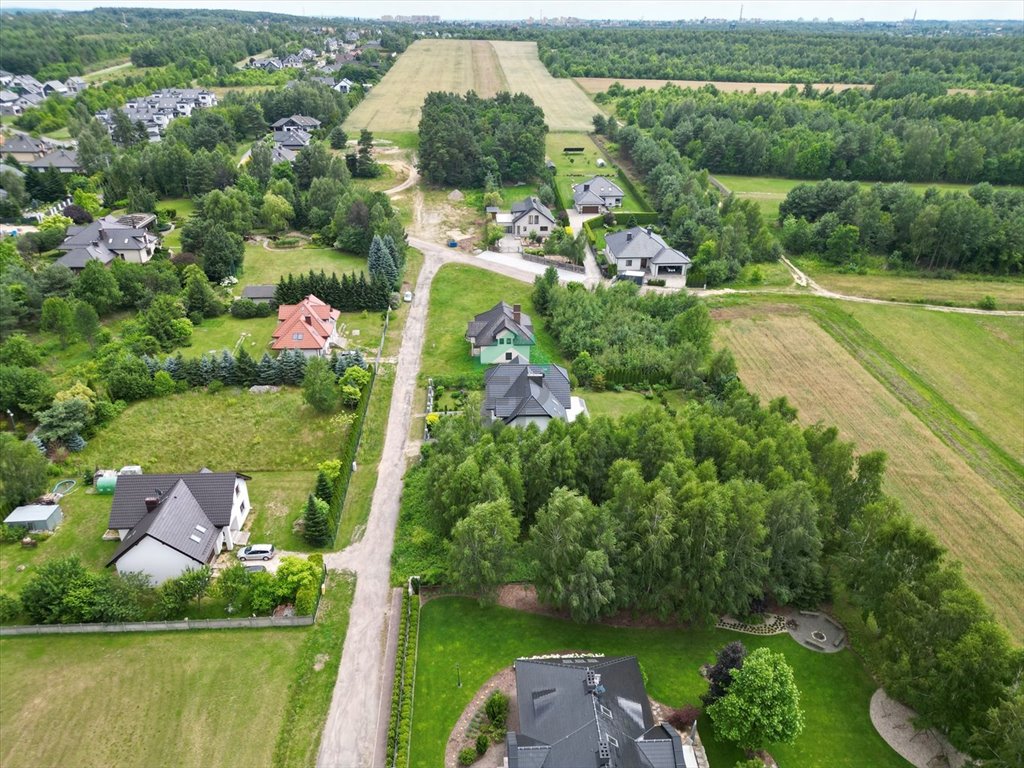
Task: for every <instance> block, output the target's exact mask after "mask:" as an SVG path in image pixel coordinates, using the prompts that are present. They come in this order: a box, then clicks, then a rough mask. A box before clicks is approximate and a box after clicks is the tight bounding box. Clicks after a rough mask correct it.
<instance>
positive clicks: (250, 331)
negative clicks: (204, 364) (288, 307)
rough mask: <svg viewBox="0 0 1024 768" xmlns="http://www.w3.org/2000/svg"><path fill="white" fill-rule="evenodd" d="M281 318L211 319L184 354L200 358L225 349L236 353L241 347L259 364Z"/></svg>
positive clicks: (200, 327) (198, 329)
mask: <svg viewBox="0 0 1024 768" xmlns="http://www.w3.org/2000/svg"><path fill="white" fill-rule="evenodd" d="M276 327H277V314H276V313H275V314H273V315H271V316H270V317H254V318H250V319H248V320H239V319H238V318H237V317H232V316H231V315H221V316H220V317H210V318H207V319H205V320H203V322H202V324H201V325H197V326H196V327H195V328H193V330H192V346H190V347H186V348H185V349H183V350H182V354H183V355H185V357H199V356H200V355H202V354H203V353H205V352H220V351H221V350H223V349H228V350H231V351H232V352H236V351H237V348H238V345H239V344H244V345H245V350H246V351H247V352H248V353H249V354H250V355H252V357H253V358H254V359H255V360H259V359H260V358H261V357H262V356H263V353H264V352H265V351H267V350H268V349H269V344H270V341H271V339H272V337H273V333H274V329H275V328H276Z"/></svg>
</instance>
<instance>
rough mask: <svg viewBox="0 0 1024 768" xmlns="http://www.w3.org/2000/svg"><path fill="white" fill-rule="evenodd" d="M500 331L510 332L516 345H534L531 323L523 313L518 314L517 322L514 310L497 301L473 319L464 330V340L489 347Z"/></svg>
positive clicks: (510, 306)
mask: <svg viewBox="0 0 1024 768" xmlns="http://www.w3.org/2000/svg"><path fill="white" fill-rule="evenodd" d="M501 331H511V332H512V333H514V334H515V335H516V343H517V344H534V343H535V340H534V335H533V321H532V320H531V319H530V316H529V315H528V314H526V313H525V312H520V313H519V321H518V322H516V319H515V308H514V307H512V305H510V304H506V303H505V302H504V301H499V302H498V303H497V304H495V305H494V306H493V307H491V308H490V309H489V310H487V311H486V312H481V313H480V314H479V315H477V316H476V317H474V318H473V319H472V320H471V321H470V323H469V326H468V327H467V328H466V339H467V341H468V340H469V339H476V341H475V342H474V343H475V345H476V346H478V347H489V346H491V345H492V344H493V343H494V341H495V339H496V338H497V337H498V334H499V333H501Z"/></svg>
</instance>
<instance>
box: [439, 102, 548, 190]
mask: <svg viewBox="0 0 1024 768" xmlns="http://www.w3.org/2000/svg"><path fill="white" fill-rule="evenodd" d="M547 131H548V129H547V125H546V124H545V123H544V111H543V110H542V109H541V108H540V107H538V106H537V105H535V104H534V103H533V99H531V98H530V97H529V96H527V95H526V94H524V93H517V94H514V95H513V94H510V93H505V92H503V93H499V94H498V95H497V96H495V97H494V98H492V99H482V98H480V97H479V96H477V94H476V93H475V92H473V91H470V92H469V93H467V94H466V95H465V96H460V95H459V94H457V93H442V92H440V91H435V92H432V93H428V94H427V98H426V100H425V101H424V102H423V110H422V113H421V116H420V125H419V169H420V173H422V174H423V178H424V179H426V180H427V181H428V182H430V183H431V184H441V185H445V186H452V187H483V186H485V184H486V183H487V181H488V179H489V180H490V183H491V184H497V185H498V186H500V185H501V183H502V181H506V182H510V181H517V182H522V181H529V180H530V179H533V178H535V177H537V176H538V175H539V174H540V173H541V171H542V169H543V167H544V140H545V137H546V136H547Z"/></svg>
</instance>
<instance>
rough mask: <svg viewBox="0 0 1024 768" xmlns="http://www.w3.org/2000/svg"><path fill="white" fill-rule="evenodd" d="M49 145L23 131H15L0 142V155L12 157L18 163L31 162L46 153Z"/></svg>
mask: <svg viewBox="0 0 1024 768" xmlns="http://www.w3.org/2000/svg"><path fill="white" fill-rule="evenodd" d="M47 149H49V147H47V146H46V144H45V143H44V142H42V141H40V140H39V139H33V138H32V137H31V136H29V135H27V134H24V133H16V134H15V135H14V136H11V137H10V138H8V139H7V140H6V141H4V143H3V144H0V156H2V157H4V158H14V159H15V160H17V161H18V162H19V163H31V162H32V161H33V160H38V159H39V158H40V157H42V156H43V155H45V154H46V150H47Z"/></svg>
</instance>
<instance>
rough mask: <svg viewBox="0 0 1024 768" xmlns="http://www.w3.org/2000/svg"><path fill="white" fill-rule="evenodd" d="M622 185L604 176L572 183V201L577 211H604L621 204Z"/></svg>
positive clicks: (622, 195)
mask: <svg viewBox="0 0 1024 768" xmlns="http://www.w3.org/2000/svg"><path fill="white" fill-rule="evenodd" d="M623 197H625V193H624V192H623V191H622V187H620V186H619V185H618V184H616V183H615V182H614V181H612V180H611V179H607V178H605V177H604V176H595V177H594V178H592V179H587V180H586V181H581V182H580V183H579V184H573V187H572V203H573V205H574V206H575V207H576V210H577V211H578V212H579V213H604V212H605V211H607V210H608V209H610V208H618V207H619V206H621V205H622V198H623Z"/></svg>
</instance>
